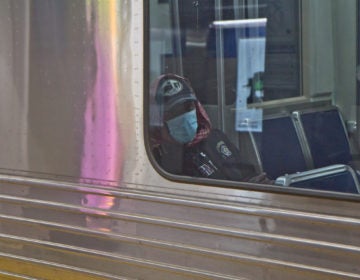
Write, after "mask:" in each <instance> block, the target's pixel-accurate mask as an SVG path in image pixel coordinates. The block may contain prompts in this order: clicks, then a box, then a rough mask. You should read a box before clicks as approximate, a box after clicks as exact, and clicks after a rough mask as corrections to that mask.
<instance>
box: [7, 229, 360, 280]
mask: <svg viewBox="0 0 360 280" xmlns="http://www.w3.org/2000/svg"><path fill="white" fill-rule="evenodd" d="M0 238H1V239H4V240H12V241H16V242H17V243H23V244H28V245H31V244H32V245H36V246H46V247H49V248H52V249H55V250H61V251H64V250H67V251H68V252H73V253H77V254H79V253H84V254H86V255H91V256H94V257H102V258H108V259H111V260H117V261H120V262H125V263H129V264H134V265H141V266H148V267H155V268H157V269H163V270H170V271H173V272H177V273H191V274H194V275H197V276H202V277H204V276H207V277H211V279H219V280H220V279H224V280H230V279H231V280H232V279H238V280H239V279H242V278H238V277H236V278H234V277H232V276H230V275H223V274H216V273H210V272H207V271H202V270H198V269H190V268H185V267H182V266H177V265H171V264H168V263H160V262H155V261H149V260H146V259H139V258H134V257H129V256H124V255H120V254H114V253H109V252H103V251H98V250H89V249H84V248H81V247H76V246H71V245H64V244H58V243H53V242H48V241H39V240H35V239H31V238H17V237H14V236H10V235H4V234H1V235H0ZM213 252H214V253H216V251H213ZM202 253H206V254H208V253H212V252H210V251H204V252H202ZM226 254H228V257H232V258H236V259H237V260H238V261H241V262H246V263H249V264H250V263H251V264H253V265H255V266H263V265H266V266H271V267H282V269H291V270H299V271H302V272H303V273H304V272H305V271H306V272H310V273H321V274H328V275H329V276H336V277H342V278H341V279H359V278H360V274H355V273H348V272H343V271H338V270H332V269H326V268H321V267H316V266H310V265H303V264H297V263H291V262H286V261H279V260H274V259H268V258H261V257H255V256H249V255H243V254H229V253H226ZM2 255H3V254H2V253H0V256H2ZM20 258H21V257H20ZM33 261H34V260H33ZM37 262H43V261H40V260H37ZM44 263H47V262H44ZM65 268H67V267H65ZM70 268H71V267H70Z"/></svg>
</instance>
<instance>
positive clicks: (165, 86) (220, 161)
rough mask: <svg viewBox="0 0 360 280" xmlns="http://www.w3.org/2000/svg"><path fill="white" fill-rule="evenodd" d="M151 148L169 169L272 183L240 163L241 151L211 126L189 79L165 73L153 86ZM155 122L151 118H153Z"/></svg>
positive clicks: (197, 174) (263, 175)
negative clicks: (155, 124)
mask: <svg viewBox="0 0 360 280" xmlns="http://www.w3.org/2000/svg"><path fill="white" fill-rule="evenodd" d="M151 91H152V92H151V95H152V98H153V100H152V102H153V104H152V105H153V106H152V110H153V111H152V112H151V113H152V117H153V118H154V116H157V118H158V120H157V122H155V123H157V126H154V125H153V127H152V128H153V131H152V136H153V138H152V142H153V143H152V144H153V152H154V156H155V158H156V160H157V161H158V163H159V164H160V166H161V167H162V168H163V169H164V170H166V171H167V172H169V173H172V174H178V175H188V176H194V177H205V178H213V179H223V180H232V181H248V182H257V183H272V181H271V180H269V179H268V178H267V177H266V174H264V173H263V174H256V173H255V170H254V168H253V166H251V165H248V164H245V163H242V162H241V156H240V151H239V150H238V149H237V148H236V147H235V146H234V145H233V144H232V143H231V142H230V141H229V139H228V138H227V136H226V135H225V134H224V133H223V132H222V131H220V130H218V129H212V128H211V123H210V119H209V117H208V115H207V114H206V112H205V109H204V108H203V107H202V105H201V104H200V102H199V101H198V100H197V98H196V96H195V94H194V91H193V89H192V87H191V85H190V84H189V82H188V81H187V80H186V79H185V78H182V77H180V76H177V75H174V74H166V75H163V76H161V77H160V78H159V79H157V81H156V83H155V84H154V85H153V86H152V90H151ZM153 124H154V122H153Z"/></svg>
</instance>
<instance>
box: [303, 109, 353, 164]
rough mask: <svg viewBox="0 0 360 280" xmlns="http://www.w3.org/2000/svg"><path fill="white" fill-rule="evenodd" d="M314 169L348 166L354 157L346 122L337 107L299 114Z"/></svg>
mask: <svg viewBox="0 0 360 280" xmlns="http://www.w3.org/2000/svg"><path fill="white" fill-rule="evenodd" d="M298 116H299V120H300V123H301V125H302V128H303V131H304V134H305V137H306V141H307V143H308V146H309V149H310V152H311V157H312V161H313V166H314V168H319V167H324V166H328V165H333V164H348V163H349V161H351V159H352V156H351V152H350V145H349V139H348V136H347V132H346V128H345V125H344V121H343V119H342V117H341V115H340V112H339V110H338V109H337V108H336V107H331V108H327V109H319V110H314V111H307V112H306V111H304V112H301V111H299V112H298Z"/></svg>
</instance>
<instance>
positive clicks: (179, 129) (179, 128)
mask: <svg viewBox="0 0 360 280" xmlns="http://www.w3.org/2000/svg"><path fill="white" fill-rule="evenodd" d="M166 123H167V126H168V129H169V133H170V135H171V137H172V138H174V139H175V140H176V141H177V142H179V143H182V144H185V143H189V142H190V141H191V140H193V139H194V138H195V135H196V132H197V128H198V123H197V117H196V110H195V109H194V110H191V111H189V112H186V113H185V114H182V115H180V116H177V117H175V118H173V119H171V120H168V121H167V122H166Z"/></svg>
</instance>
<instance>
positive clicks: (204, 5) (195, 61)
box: [149, 0, 360, 193]
mask: <svg viewBox="0 0 360 280" xmlns="http://www.w3.org/2000/svg"><path fill="white" fill-rule="evenodd" d="M149 9H150V55H149V56H150V63H149V64H150V65H149V67H150V75H149V76H150V83H151V82H153V81H154V80H156V78H157V77H158V76H159V75H161V74H165V73H175V74H178V75H181V76H184V77H186V78H187V79H188V80H189V81H190V83H191V85H192V87H193V89H194V91H195V93H196V95H197V98H198V99H199V101H200V102H201V103H202V104H203V105H204V107H205V109H206V111H207V113H208V114H209V116H210V119H211V122H212V125H213V127H216V128H219V129H221V130H222V131H224V132H225V133H226V135H227V136H228V137H229V138H230V139H231V141H232V142H233V143H235V145H236V146H237V147H238V148H239V149H240V151H241V152H242V156H243V158H244V160H245V161H246V162H248V163H251V164H252V165H254V166H256V168H257V170H258V171H259V172H262V171H265V172H266V173H267V174H268V175H269V177H271V179H273V180H276V182H277V183H278V184H280V185H287V184H291V182H293V183H294V185H295V184H296V182H297V180H300V179H301V178H305V179H306V180H307V179H308V178H310V177H311V178H313V179H314V180H315V181H316V183H313V182H311V183H309V182H308V180H307V183H306V184H305V185H306V187H304V188H310V189H312V188H318V189H323V186H321V187H319V186H318V187H315V185H324V184H326V183H321V182H320V181H321V180H320V181H319V177H321V176H322V175H321V174H324V173H326V172H329V170H330V169H331V168H339V170H340V169H341V170H342V171H344V170H347V169H348V168H350V169H351V172H350V173H351V176H350V177H354V179H355V180H357V178H356V177H358V171H357V170H360V164H359V141H358V139H359V131H358V127H357V125H356V124H357V122H358V118H359V114H358V105H357V104H358V102H359V97H358V93H359V89H358V82H359V79H360V78H359V77H358V76H359V75H358V72H357V71H358V69H357V64H358V61H359V58H358V48H359V46H358V40H359V39H358V38H359V34H358V31H357V30H358V28H357V26H358V15H357V10H358V2H357V1H356V0H349V1H341V0H332V1H328V0H317V1H311V0H280V1H279V0H277V1H271V0H254V1H250V0H242V1H241V0H240V1H212V0H204V1H151V3H150V7H149ZM241 102H243V103H244V102H245V106H244V105H240V103H241ZM243 103H241V104H243ZM150 113H151V112H150ZM244 122H245V123H246V125H247V126H246V125H245V126H244ZM249 122H250V123H251V125H252V126H249ZM342 171H340V172H342ZM299 172H300V173H299ZM344 172H345V171H344ZM300 177H301V178H300ZM326 180H327V179H326ZM326 180H325V181H326ZM346 180H349V178H347V179H346ZM351 180H352V179H351ZM290 181H291V182H290ZM325 181H324V182H325ZM326 182H328V181H326ZM346 182H348V181H346ZM307 184H308V185H307ZM343 185H344V184H343ZM325 190H326V188H325ZM329 190H330V191H340V192H348V193H359V190H360V188H359V185H358V181H357V182H356V183H355V186H354V187H344V186H341V187H339V186H337V187H334V188H330V189H329Z"/></svg>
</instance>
